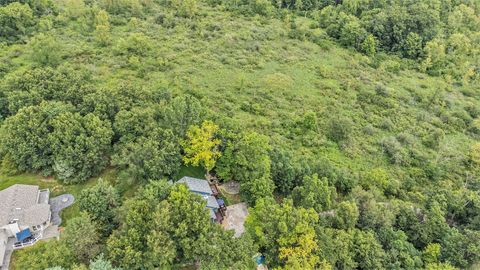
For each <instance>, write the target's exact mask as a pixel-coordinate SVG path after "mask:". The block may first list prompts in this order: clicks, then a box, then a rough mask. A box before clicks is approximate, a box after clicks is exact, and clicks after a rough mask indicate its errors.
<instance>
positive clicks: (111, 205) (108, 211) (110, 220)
mask: <svg viewBox="0 0 480 270" xmlns="http://www.w3.org/2000/svg"><path fill="white" fill-rule="evenodd" d="M78 204H79V207H80V211H85V212H86V213H88V214H89V216H90V217H91V219H92V221H94V222H96V224H97V225H98V230H99V232H100V233H101V234H102V235H103V236H108V235H110V233H111V232H112V230H113V229H114V228H116V226H117V224H116V219H115V210H116V209H117V207H119V205H120V196H119V194H118V192H117V191H116V190H115V188H114V187H112V186H111V185H109V184H108V183H107V182H105V181H104V180H102V179H100V180H99V181H98V183H97V184H96V185H95V186H93V187H91V188H87V189H84V190H82V192H81V193H80V196H79V198H78Z"/></svg>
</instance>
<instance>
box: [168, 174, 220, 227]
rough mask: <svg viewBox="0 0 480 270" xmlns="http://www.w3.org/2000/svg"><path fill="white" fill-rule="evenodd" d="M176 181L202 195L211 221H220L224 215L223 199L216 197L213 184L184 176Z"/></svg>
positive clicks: (216, 193)
mask: <svg viewBox="0 0 480 270" xmlns="http://www.w3.org/2000/svg"><path fill="white" fill-rule="evenodd" d="M177 183H180V184H185V185H186V186H187V187H188V189H189V190H190V192H192V193H195V194H198V195H200V196H202V198H203V199H204V200H205V201H206V202H207V205H206V208H207V209H208V210H209V214H210V218H211V219H212V221H215V222H218V223H221V222H222V220H223V216H224V211H223V209H224V207H225V205H224V203H223V200H221V199H217V196H218V189H217V188H216V186H215V185H210V184H209V183H208V181H207V180H203V179H198V178H193V177H189V176H184V177H182V178H181V179H180V180H178V181H177Z"/></svg>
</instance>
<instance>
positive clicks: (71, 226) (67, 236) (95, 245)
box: [62, 212, 100, 263]
mask: <svg viewBox="0 0 480 270" xmlns="http://www.w3.org/2000/svg"><path fill="white" fill-rule="evenodd" d="M99 240H100V235H99V233H98V231H97V226H96V224H95V222H93V221H92V220H91V219H90V216H89V215H88V214H87V213H86V212H81V213H80V215H79V216H77V217H75V218H73V219H71V220H69V221H68V223H67V227H66V228H65V232H64V235H63V239H62V241H63V242H65V244H66V246H67V247H68V248H69V249H70V250H71V251H72V252H73V255H74V256H75V258H76V259H77V261H78V262H82V263H88V262H89V261H90V260H91V259H93V258H95V257H96V256H97V255H98V253H99V252H100V246H99Z"/></svg>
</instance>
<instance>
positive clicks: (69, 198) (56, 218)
mask: <svg viewBox="0 0 480 270" xmlns="http://www.w3.org/2000/svg"><path fill="white" fill-rule="evenodd" d="M74 202H75V197H73V195H72V194H63V195H60V196H57V197H54V198H50V210H51V211H52V220H51V222H52V224H53V225H57V226H58V225H60V224H61V223H62V218H60V211H62V210H63V209H64V208H65V207H69V206H70V205H72V204H73V203H74Z"/></svg>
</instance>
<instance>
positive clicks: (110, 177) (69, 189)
mask: <svg viewBox="0 0 480 270" xmlns="http://www.w3.org/2000/svg"><path fill="white" fill-rule="evenodd" d="M115 174H116V172H115V170H113V169H107V170H105V171H104V172H103V173H102V174H101V175H100V176H97V177H93V178H91V179H89V180H88V181H86V182H84V183H80V184H74V185H63V184H61V183H60V182H58V181H56V180H55V179H54V178H53V177H43V176H41V175H38V174H32V173H23V174H19V175H14V176H7V175H2V174H0V190H3V189H5V188H8V187H9V186H11V185H14V184H25V185H37V186H39V187H40V188H41V189H44V188H48V189H50V197H55V196H58V195H61V194H65V193H69V194H72V195H73V196H75V198H77V197H78V196H79V195H80V193H81V191H82V190H83V189H85V188H87V187H90V186H93V185H95V184H96V183H97V181H98V179H100V178H103V179H105V180H107V181H109V182H111V183H113V182H114V181H115ZM79 211H80V210H79V208H78V205H77V204H73V205H72V206H70V207H68V208H66V209H65V210H63V211H62V213H61V215H62V219H63V224H62V225H63V226H65V224H66V222H67V221H68V220H69V219H71V218H72V217H74V216H76V215H78V212H79Z"/></svg>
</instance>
